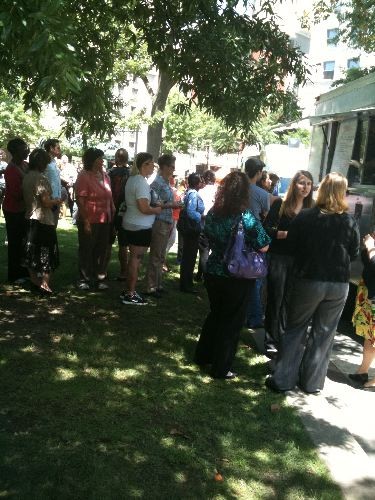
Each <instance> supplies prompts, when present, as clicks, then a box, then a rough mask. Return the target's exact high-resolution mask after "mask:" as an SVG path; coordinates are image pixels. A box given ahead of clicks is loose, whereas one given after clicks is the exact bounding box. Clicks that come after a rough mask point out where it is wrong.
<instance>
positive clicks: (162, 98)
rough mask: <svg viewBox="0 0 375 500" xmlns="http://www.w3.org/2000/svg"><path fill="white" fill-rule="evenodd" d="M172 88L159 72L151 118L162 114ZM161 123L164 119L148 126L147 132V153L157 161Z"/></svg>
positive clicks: (166, 76)
mask: <svg viewBox="0 0 375 500" xmlns="http://www.w3.org/2000/svg"><path fill="white" fill-rule="evenodd" d="M172 87H173V82H172V80H171V79H170V78H169V76H168V75H167V74H166V73H164V72H163V71H161V70H159V84H158V90H157V91H156V94H155V99H154V102H153V104H152V108H151V117H153V116H155V114H156V113H157V112H158V111H161V112H162V113H163V112H164V110H165V105H166V103H167V99H168V95H169V92H170V90H171V88H172ZM163 123H164V118H161V119H160V120H159V121H158V122H156V123H155V124H153V125H149V127H148V130H147V151H148V152H149V153H151V154H152V156H153V157H154V159H155V160H157V158H158V157H159V155H160V149H161V140H162V133H163Z"/></svg>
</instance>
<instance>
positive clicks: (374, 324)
mask: <svg viewBox="0 0 375 500" xmlns="http://www.w3.org/2000/svg"><path fill="white" fill-rule="evenodd" d="M352 322H353V325H354V326H355V333H356V334H357V335H359V336H360V337H364V338H365V339H367V340H370V341H371V343H372V344H373V345H374V344H375V300H370V299H369V298H368V290H367V287H366V285H365V284H364V282H363V281H360V283H359V285H358V288H357V297H356V300H355V307H354V313H353V317H352Z"/></svg>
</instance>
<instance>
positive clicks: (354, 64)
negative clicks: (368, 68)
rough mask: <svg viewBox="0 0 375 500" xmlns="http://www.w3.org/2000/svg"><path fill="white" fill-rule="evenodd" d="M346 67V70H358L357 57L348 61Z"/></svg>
mask: <svg viewBox="0 0 375 500" xmlns="http://www.w3.org/2000/svg"><path fill="white" fill-rule="evenodd" d="M346 67H347V68H348V69H352V68H359V57H353V59H348V61H347V63H346Z"/></svg>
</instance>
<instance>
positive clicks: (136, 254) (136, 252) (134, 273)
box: [127, 245, 147, 294]
mask: <svg viewBox="0 0 375 500" xmlns="http://www.w3.org/2000/svg"><path fill="white" fill-rule="evenodd" d="M129 250H130V257H129V262H128V279H127V285H128V293H130V294H132V293H134V292H135V286H136V284H137V279H138V271H139V266H140V265H141V260H142V257H143V254H144V253H145V251H146V250H147V248H144V247H137V246H134V245H130V247H129Z"/></svg>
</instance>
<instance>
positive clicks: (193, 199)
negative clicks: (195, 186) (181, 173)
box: [185, 191, 203, 222]
mask: <svg viewBox="0 0 375 500" xmlns="http://www.w3.org/2000/svg"><path fill="white" fill-rule="evenodd" d="M188 196H189V197H188V199H187V202H186V209H185V210H186V213H187V215H188V217H189V218H190V219H192V220H195V221H196V222H200V221H201V219H202V214H201V213H199V212H198V211H197V205H198V193H197V192H195V191H190V193H189V195H188ZM202 203H203V202H202Z"/></svg>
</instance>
